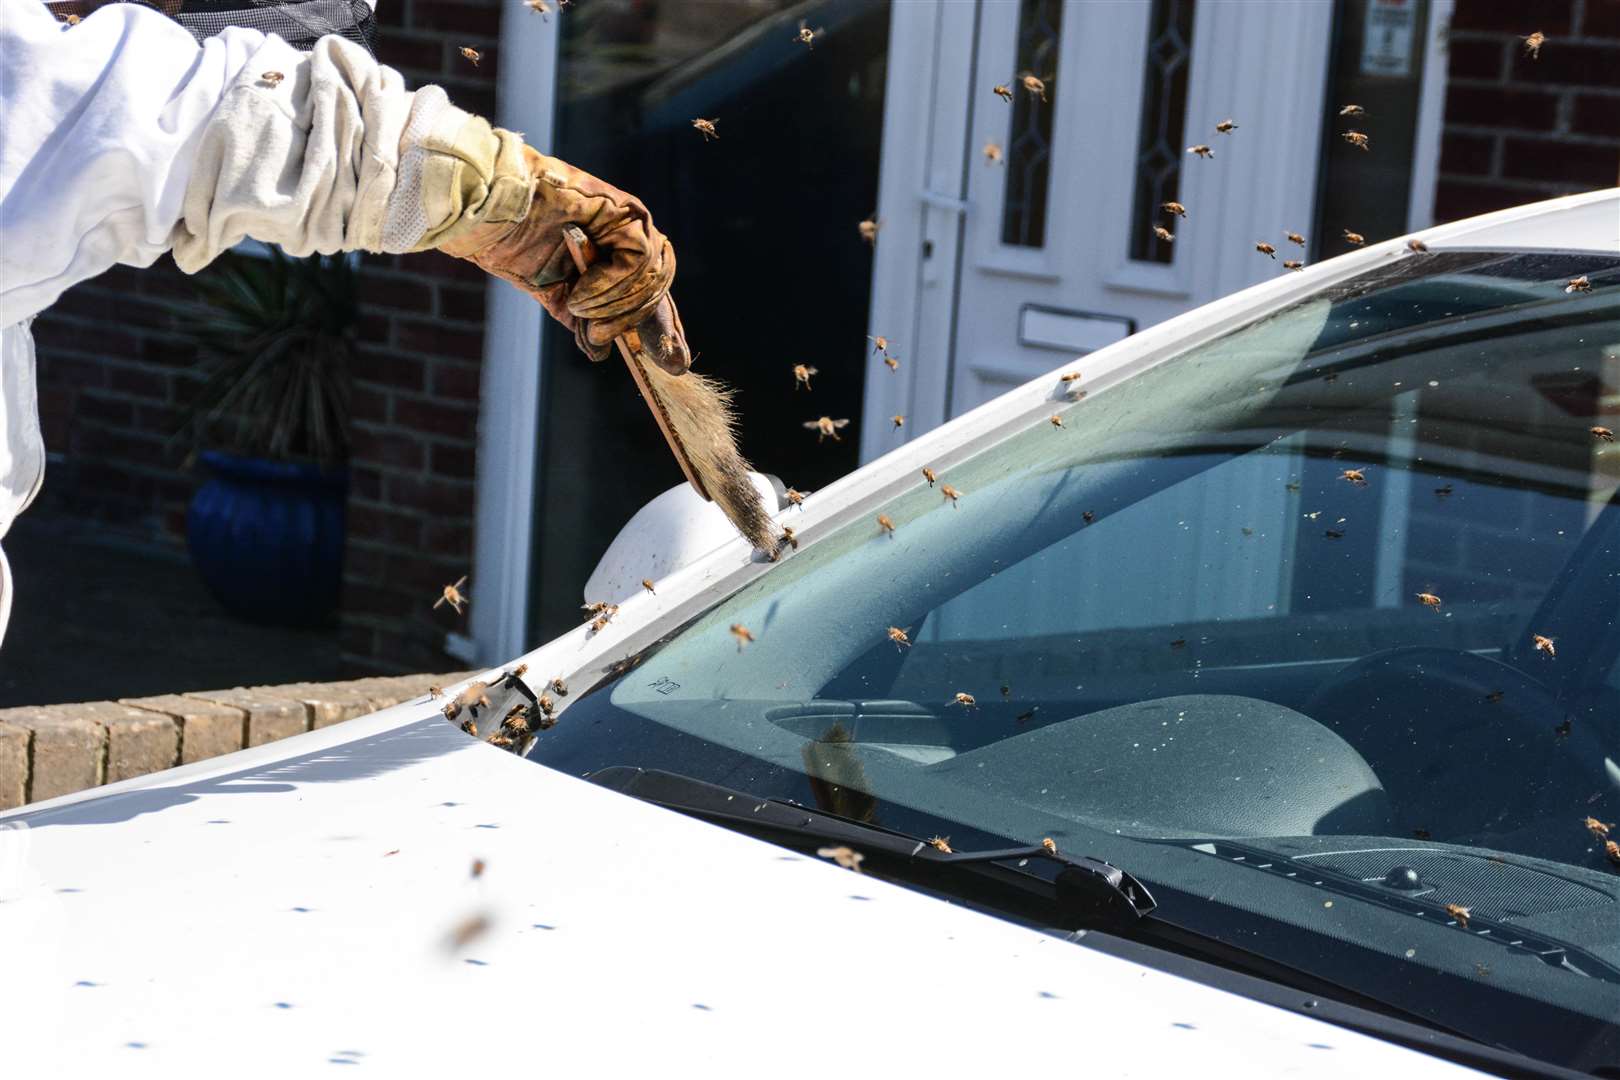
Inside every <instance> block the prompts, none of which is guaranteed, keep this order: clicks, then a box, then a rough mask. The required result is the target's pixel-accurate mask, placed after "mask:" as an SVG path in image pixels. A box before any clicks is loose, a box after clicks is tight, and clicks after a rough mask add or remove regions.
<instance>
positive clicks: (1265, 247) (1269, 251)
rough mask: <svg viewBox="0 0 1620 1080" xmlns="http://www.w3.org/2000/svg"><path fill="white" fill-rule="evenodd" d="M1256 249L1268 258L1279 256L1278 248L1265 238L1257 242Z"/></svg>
mask: <svg viewBox="0 0 1620 1080" xmlns="http://www.w3.org/2000/svg"><path fill="white" fill-rule="evenodd" d="M1254 250H1256V251H1258V252H1259V253H1260V254H1262V255H1264V256H1266V257H1267V258H1271V259H1275V258H1276V257H1277V249H1276V248H1274V247H1272V246H1271V245H1270V244H1268V243H1266V242H1265V241H1264V240H1261V241H1260V242H1259V243H1257V244H1255V245H1254Z"/></svg>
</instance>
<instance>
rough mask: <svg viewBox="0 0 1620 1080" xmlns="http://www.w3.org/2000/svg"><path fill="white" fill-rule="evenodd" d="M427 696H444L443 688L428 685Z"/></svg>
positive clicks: (435, 697) (434, 697)
mask: <svg viewBox="0 0 1620 1080" xmlns="http://www.w3.org/2000/svg"><path fill="white" fill-rule="evenodd" d="M428 697H429V698H432V699H437V698H442V697H444V690H443V688H442V687H438V686H430V687H428Z"/></svg>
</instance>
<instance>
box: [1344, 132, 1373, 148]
mask: <svg viewBox="0 0 1620 1080" xmlns="http://www.w3.org/2000/svg"><path fill="white" fill-rule="evenodd" d="M1339 138H1341V139H1343V140H1344V141H1345V142H1347V143H1349V144H1350V145H1351V146H1353V147H1355V148H1356V149H1357V150H1371V149H1372V147H1371V146H1369V145H1368V143H1367V136H1366V135H1365V134H1364V133H1362V132H1360V131H1346V132H1342V133H1340V135H1339Z"/></svg>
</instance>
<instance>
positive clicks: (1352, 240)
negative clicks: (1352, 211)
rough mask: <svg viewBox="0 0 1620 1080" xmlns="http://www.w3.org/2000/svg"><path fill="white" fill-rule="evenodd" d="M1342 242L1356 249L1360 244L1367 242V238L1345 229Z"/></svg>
mask: <svg viewBox="0 0 1620 1080" xmlns="http://www.w3.org/2000/svg"><path fill="white" fill-rule="evenodd" d="M1344 242H1345V243H1347V244H1354V245H1356V246H1357V247H1360V246H1361V245H1362V244H1365V243H1366V242H1367V238H1366V237H1365V236H1362V235H1361V234H1360V233H1358V232H1351V231H1350V230H1349V229H1345V230H1344Z"/></svg>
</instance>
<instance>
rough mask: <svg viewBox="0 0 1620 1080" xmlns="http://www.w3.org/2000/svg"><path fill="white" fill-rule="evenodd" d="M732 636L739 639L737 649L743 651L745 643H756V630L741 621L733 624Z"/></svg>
mask: <svg viewBox="0 0 1620 1080" xmlns="http://www.w3.org/2000/svg"><path fill="white" fill-rule="evenodd" d="M731 636H732V637H734V638H736V639H737V651H738V652H742V651H743V646H744V645H752V644H753V643H754V632H753V631H752V630H750V629H748V627H746V626H744V625H743V624H742V623H740V622H734V623H732V624H731Z"/></svg>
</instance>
